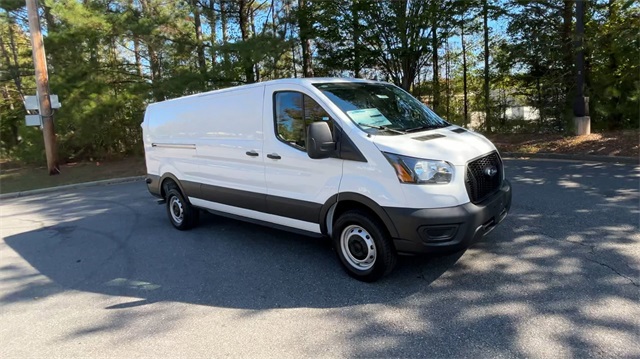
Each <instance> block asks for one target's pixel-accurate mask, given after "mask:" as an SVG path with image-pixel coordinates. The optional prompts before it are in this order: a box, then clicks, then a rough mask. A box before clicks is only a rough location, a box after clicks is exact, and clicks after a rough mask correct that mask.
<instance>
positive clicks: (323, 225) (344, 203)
mask: <svg viewBox="0 0 640 359" xmlns="http://www.w3.org/2000/svg"><path fill="white" fill-rule="evenodd" d="M350 209H360V210H363V211H366V212H368V213H371V214H372V215H374V216H375V217H377V218H378V219H379V220H380V222H381V223H382V224H383V225H384V227H385V228H386V229H387V232H388V233H389V235H390V236H391V238H397V237H398V231H397V229H396V227H395V225H394V224H393V221H391V218H390V217H389V215H388V214H387V212H385V210H384V209H383V208H382V207H381V206H380V205H378V204H377V203H376V202H375V201H374V200H372V199H371V198H369V197H366V196H363V195H361V194H359V193H353V192H343V193H339V194H336V195H333V196H331V198H329V200H327V201H326V202H325V204H324V205H323V206H322V209H321V210H320V220H319V223H320V231H321V232H322V233H323V234H326V235H329V236H331V230H332V229H333V224H334V223H335V221H336V219H337V218H338V217H339V216H340V214H342V213H344V212H345V211H348V210H350Z"/></svg>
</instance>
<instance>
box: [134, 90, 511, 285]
mask: <svg viewBox="0 0 640 359" xmlns="http://www.w3.org/2000/svg"><path fill="white" fill-rule="evenodd" d="M142 133H143V137H144V149H145V157H146V166H147V173H148V174H147V179H146V183H147V185H148V189H149V191H150V192H151V193H152V194H153V195H155V196H157V197H159V198H160V199H159V202H160V203H163V204H166V211H167V214H168V218H169V221H170V222H171V224H172V225H173V226H174V227H175V228H177V229H179V230H187V229H189V228H191V227H193V226H194V225H196V223H197V221H198V214H199V212H200V211H201V210H206V211H209V212H212V213H215V214H219V215H224V216H229V217H233V218H237V219H242V220H247V221H250V222H255V223H259V224H263V225H268V226H273V227H277V228H281V229H286V230H292V231H296V232H300V233H304V234H308V235H314V236H327V237H330V238H331V239H332V241H333V244H334V248H335V250H336V253H337V257H338V261H339V263H341V265H342V266H343V267H344V269H345V270H346V272H347V273H348V274H349V275H351V276H353V277H355V278H357V279H359V280H362V281H375V280H377V279H379V278H381V277H382V276H384V275H385V274H387V273H389V272H390V271H391V270H392V269H393V267H394V265H395V263H396V258H397V255H398V254H428V253H439V252H455V251H460V250H463V249H465V248H467V247H468V246H470V245H471V244H472V243H474V242H476V241H477V240H479V239H480V238H482V237H483V236H485V235H486V234H488V233H489V232H491V231H492V230H493V229H494V228H495V227H496V226H497V225H498V224H499V223H500V222H502V221H503V220H504V218H505V217H506V216H507V213H508V212H509V209H510V206H511V186H510V183H509V181H508V180H507V179H506V178H505V171H504V166H503V163H502V159H501V157H500V154H499V153H498V151H497V150H496V148H495V146H494V145H493V144H492V143H491V142H490V141H488V140H487V139H486V138H485V137H483V136H482V135H480V134H477V133H474V132H471V131H469V130H467V129H464V128H461V127H458V126H455V125H452V124H451V123H448V122H447V121H445V120H444V119H442V118H441V117H440V116H438V115H437V114H436V113H434V112H433V111H432V110H430V109H429V108H428V107H427V106H425V105H424V104H422V103H421V102H420V101H418V100H417V99H416V98H414V97H412V96H411V95H410V94H409V93H407V92H405V91H404V90H402V89H401V88H399V87H397V86H394V85H392V84H389V83H384V82H375V81H366V80H359V79H358V80H357V79H336V78H306V79H282V80H275V81H269V82H263V83H256V84H251V85H244V86H239V87H235V88H228V89H224V90H217V91H211V92H207V93H202V94H197V95H192V96H186V97H182V98H177V99H172V100H168V101H163V102H158V103H153V104H150V105H149V106H148V107H147V109H146V112H145V116H144V121H143V123H142Z"/></svg>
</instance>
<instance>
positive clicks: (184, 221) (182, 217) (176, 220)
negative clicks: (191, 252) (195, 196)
mask: <svg viewBox="0 0 640 359" xmlns="http://www.w3.org/2000/svg"><path fill="white" fill-rule="evenodd" d="M166 200H167V216H168V217H169V221H170V222H171V224H172V225H173V226H174V227H176V228H177V229H179V230H181V231H186V230H188V229H191V228H193V227H194V226H195V225H196V224H197V223H198V218H199V214H200V211H199V210H198V209H197V208H195V207H193V206H192V205H191V203H189V202H188V201H186V200H185V198H184V197H183V196H182V193H180V190H178V189H177V188H176V187H173V186H172V187H169V190H168V191H167V196H166Z"/></svg>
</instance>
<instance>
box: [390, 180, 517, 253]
mask: <svg viewBox="0 0 640 359" xmlns="http://www.w3.org/2000/svg"><path fill="white" fill-rule="evenodd" d="M510 208H511V184H510V183H509V181H507V180H505V181H504V183H503V184H502V187H501V188H500V189H499V190H498V192H496V193H495V194H494V195H493V196H491V197H489V198H488V199H486V200H484V201H483V202H481V203H478V204H473V203H466V204H463V205H460V206H455V207H447V208H433V209H415V208H397V207H385V208H384V210H385V211H386V212H387V214H388V215H389V217H390V218H391V221H392V222H393V224H394V225H395V227H396V229H397V230H398V238H394V245H395V247H396V250H397V251H398V253H402V254H424V253H451V252H457V251H460V250H463V249H466V248H468V247H469V246H471V245H472V244H473V243H475V242H476V241H477V240H479V239H480V238H482V237H484V236H485V235H487V234H489V233H490V232H491V231H492V230H493V229H494V228H495V227H496V226H497V225H498V224H499V223H500V222H502V221H503V220H504V219H505V217H506V216H507V213H508V212H509V209H510Z"/></svg>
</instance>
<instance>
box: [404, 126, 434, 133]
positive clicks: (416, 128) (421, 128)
mask: <svg viewBox="0 0 640 359" xmlns="http://www.w3.org/2000/svg"><path fill="white" fill-rule="evenodd" d="M436 128H440V126H438V125H424V126H419V127H414V128H409V129H406V130H404V131H405V132H406V133H409V132H417V131H422V130H433V129H436Z"/></svg>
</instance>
